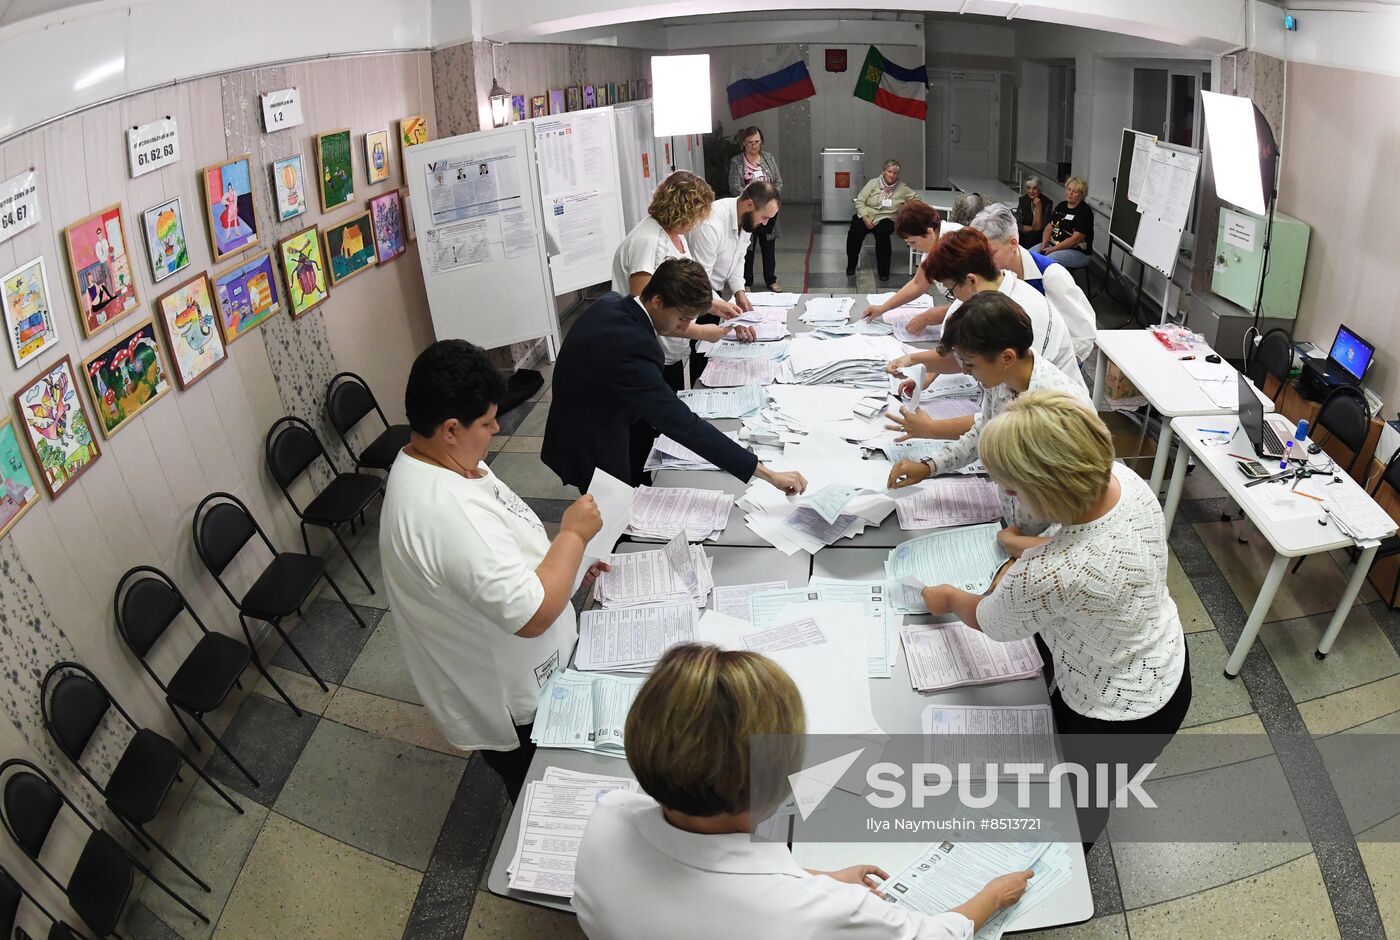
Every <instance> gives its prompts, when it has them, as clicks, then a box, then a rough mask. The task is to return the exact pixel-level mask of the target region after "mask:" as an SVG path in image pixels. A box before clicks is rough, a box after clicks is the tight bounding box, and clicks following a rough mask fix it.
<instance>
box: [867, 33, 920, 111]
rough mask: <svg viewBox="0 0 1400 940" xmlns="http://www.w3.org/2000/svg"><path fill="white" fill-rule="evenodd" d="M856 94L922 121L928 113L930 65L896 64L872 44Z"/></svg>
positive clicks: (889, 109)
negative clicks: (914, 66) (908, 66)
mask: <svg viewBox="0 0 1400 940" xmlns="http://www.w3.org/2000/svg"><path fill="white" fill-rule="evenodd" d="M855 96H856V97H857V98H862V99H864V100H866V101H869V102H871V103H872V104H875V105H879V106H880V107H882V108H884V109H885V110H886V111H893V112H894V113H895V114H904V115H907V116H909V117H911V118H918V119H919V120H920V121H922V120H924V118H925V117H926V116H927V114H928V69H926V68H925V67H924V66H922V65H921V66H919V67H918V68H916V69H907V68H905V67H904V66H902V65H896V64H895V63H893V62H891V61H890V60H889V59H886V58H885V57H884V56H882V55H881V54H880V50H879V49H876V48H875V47H874V46H871V47H870V51H869V52H867V53H866V54H865V65H863V66H862V67H861V70H860V78H859V79H857V80H856V91H855Z"/></svg>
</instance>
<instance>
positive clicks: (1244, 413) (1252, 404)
mask: <svg viewBox="0 0 1400 940" xmlns="http://www.w3.org/2000/svg"><path fill="white" fill-rule="evenodd" d="M1239 392H1240V427H1242V428H1244V433H1245V435H1246V436H1247V437H1248V438H1249V443H1250V444H1252V445H1253V446H1254V452H1255V453H1256V454H1258V455H1259V456H1260V457H1273V458H1279V457H1282V456H1283V442H1284V441H1286V440H1288V439H1290V438H1291V437H1292V436H1293V431H1294V427H1293V425H1292V424H1290V423H1289V422H1288V419H1287V418H1285V417H1283V416H1282V415H1276V414H1270V415H1265V414H1264V403H1263V402H1262V401H1260V400H1259V396H1258V395H1256V394H1254V385H1253V383H1251V382H1250V381H1249V379H1247V378H1245V377H1244V373H1243V372H1241V373H1239Z"/></svg>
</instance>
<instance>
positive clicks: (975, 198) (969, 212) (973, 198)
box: [952, 193, 986, 225]
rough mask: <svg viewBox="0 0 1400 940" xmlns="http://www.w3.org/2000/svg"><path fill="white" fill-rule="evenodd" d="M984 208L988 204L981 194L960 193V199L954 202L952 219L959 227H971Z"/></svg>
mask: <svg viewBox="0 0 1400 940" xmlns="http://www.w3.org/2000/svg"><path fill="white" fill-rule="evenodd" d="M984 208H986V202H985V201H984V200H983V199H982V194H981V193H958V198H956V199H954V200H953V212H952V219H953V221H954V222H956V223H958V224H959V225H970V224H972V220H973V219H975V218H977V213H979V212H981V211H982V210H983V209H984Z"/></svg>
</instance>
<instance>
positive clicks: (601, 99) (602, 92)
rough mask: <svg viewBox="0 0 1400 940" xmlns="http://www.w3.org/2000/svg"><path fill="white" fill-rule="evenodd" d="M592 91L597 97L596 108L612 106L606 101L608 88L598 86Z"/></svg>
mask: <svg viewBox="0 0 1400 940" xmlns="http://www.w3.org/2000/svg"><path fill="white" fill-rule="evenodd" d="M594 91H595V93H596V94H597V96H598V107H600V108H601V107H604V106H605V105H609V104H612V102H611V101H609V100H608V86H607V85H599V86H597V88H595V89H594Z"/></svg>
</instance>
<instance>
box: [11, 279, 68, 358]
mask: <svg viewBox="0 0 1400 940" xmlns="http://www.w3.org/2000/svg"><path fill="white" fill-rule="evenodd" d="M0 306H3V307H4V310H5V335H6V336H8V337H9V338H10V352H11V353H12V354H13V355H14V357H15V367H16V368H18V367H19V366H22V365H24V364H25V363H26V362H28V361H29V360H31V359H33V358H34V357H35V356H37V355H39V354H40V353H41V352H43V351H44V350H46V349H49V348H50V347H52V346H53V345H54V344H55V343H57V342H58V325H57V324H56V323H55V322H54V315H53V304H52V303H51V302H50V300H49V278H48V275H47V274H46V273H45V272H44V259H43V258H35V259H34V260H33V261H31V262H29V263H28V264H25V265H21V266H20V267H18V268H15V269H14V270H13V271H11V272H10V273H9V274H6V275H5V278H4V280H0Z"/></svg>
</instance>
